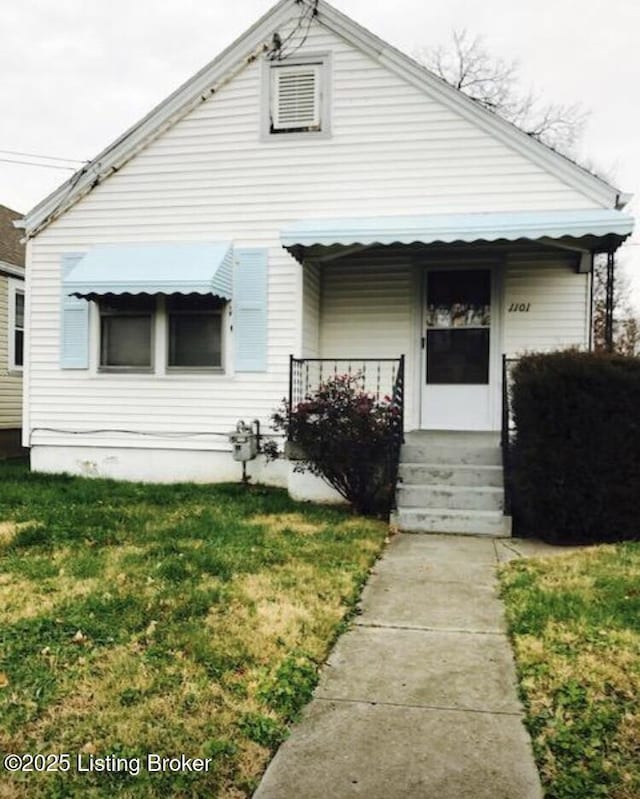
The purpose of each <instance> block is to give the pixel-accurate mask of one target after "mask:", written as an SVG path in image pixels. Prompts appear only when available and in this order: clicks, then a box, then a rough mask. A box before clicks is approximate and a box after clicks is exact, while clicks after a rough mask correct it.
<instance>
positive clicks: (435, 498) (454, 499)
mask: <svg viewBox="0 0 640 799" xmlns="http://www.w3.org/2000/svg"><path fill="white" fill-rule="evenodd" d="M397 503H398V508H400V509H405V508H423V509H431V508H447V509H450V510H472V511H473V510H493V511H502V509H503V507H504V490H503V489H502V488H495V487H492V486H476V487H469V486H447V485H407V484H402V483H400V484H399V485H398V492H397Z"/></svg>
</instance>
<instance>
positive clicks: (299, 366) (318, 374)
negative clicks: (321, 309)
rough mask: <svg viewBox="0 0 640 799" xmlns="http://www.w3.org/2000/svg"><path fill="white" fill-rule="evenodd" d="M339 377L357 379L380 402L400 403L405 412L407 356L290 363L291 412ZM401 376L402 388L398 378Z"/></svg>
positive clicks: (303, 359)
mask: <svg viewBox="0 0 640 799" xmlns="http://www.w3.org/2000/svg"><path fill="white" fill-rule="evenodd" d="M338 375H349V376H353V377H354V378H355V379H356V381H357V385H358V386H359V387H360V388H361V390H362V391H366V392H367V394H371V396H373V397H374V398H375V399H376V401H380V400H383V399H384V398H385V397H389V398H390V399H392V400H394V401H395V400H396V396H395V392H397V391H399V392H400V393H399V394H398V400H399V403H400V409H401V411H402V413H404V355H401V356H400V357H399V358H294V357H293V356H291V357H290V364H289V409H290V411H291V410H294V409H295V407H296V406H297V405H298V404H299V403H300V402H302V401H303V400H304V399H305V398H306V397H307V396H308V395H309V394H313V393H314V392H315V391H316V390H317V389H318V388H319V387H320V385H321V384H322V383H325V382H326V381H327V380H329V379H330V378H333V377H338ZM399 376H400V378H401V379H400V386H398V377H399Z"/></svg>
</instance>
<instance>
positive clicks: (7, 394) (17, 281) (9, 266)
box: [0, 205, 25, 457]
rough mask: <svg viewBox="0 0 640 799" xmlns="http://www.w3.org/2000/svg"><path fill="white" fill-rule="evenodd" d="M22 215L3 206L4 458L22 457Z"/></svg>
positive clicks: (0, 398) (0, 360)
mask: <svg viewBox="0 0 640 799" xmlns="http://www.w3.org/2000/svg"><path fill="white" fill-rule="evenodd" d="M21 216H22V214H19V213H18V212H17V211H13V210H12V209H11V208H7V207H6V206H5V205H0V457H5V456H12V455H19V454H22V448H21V446H20V439H21V434H20V426H21V424H22V362H23V351H24V346H23V345H24V297H25V291H24V245H23V244H21V236H20V232H19V231H18V230H16V229H15V227H14V226H13V222H14V221H15V220H16V219H20V217H21Z"/></svg>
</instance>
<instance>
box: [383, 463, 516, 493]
mask: <svg viewBox="0 0 640 799" xmlns="http://www.w3.org/2000/svg"><path fill="white" fill-rule="evenodd" d="M399 477H400V479H401V481H402V483H403V484H404V485H449V486H493V487H495V488H499V487H501V486H502V485H503V484H504V480H503V472H502V466H484V465H482V464H471V465H469V464H465V465H460V464H455V463H453V464H446V465H445V464H433V463H401V464H400V469H399Z"/></svg>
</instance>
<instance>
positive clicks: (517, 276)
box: [503, 254, 590, 356]
mask: <svg viewBox="0 0 640 799" xmlns="http://www.w3.org/2000/svg"><path fill="white" fill-rule="evenodd" d="M589 281H590V276H589V275H587V274H576V270H575V259H573V262H572V261H571V260H570V259H567V258H563V257H562V256H561V255H552V254H550V255H546V256H540V255H537V256H535V257H534V256H532V255H528V256H527V255H526V254H522V255H518V256H512V257H511V258H509V260H508V263H507V267H506V273H505V288H504V316H503V318H504V336H503V341H504V352H505V353H507V355H511V356H513V355H522V354H523V353H524V352H527V351H529V352H534V351H536V352H549V351H551V350H556V349H564V348H565V347H579V348H581V349H587V348H588V346H589V325H590V310H589V305H590V296H589V295H590V285H589ZM512 306H515V307H516V308H518V307H519V308H520V309H524V308H527V307H528V310H527V311H524V310H514V311H509V308H511V307H512Z"/></svg>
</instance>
